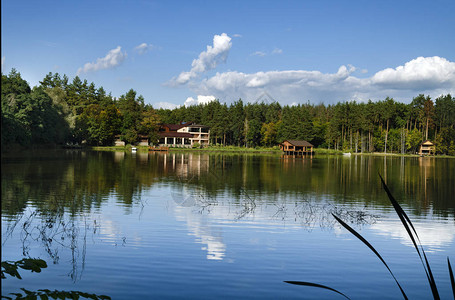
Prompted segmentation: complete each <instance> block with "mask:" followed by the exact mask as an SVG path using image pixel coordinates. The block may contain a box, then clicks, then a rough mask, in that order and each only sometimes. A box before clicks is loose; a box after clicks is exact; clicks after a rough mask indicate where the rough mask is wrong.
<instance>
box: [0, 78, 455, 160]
mask: <svg viewBox="0 0 455 300" xmlns="http://www.w3.org/2000/svg"><path fill="white" fill-rule="evenodd" d="M1 97H2V98H1V99H2V149H4V148H7V146H8V145H9V144H19V145H22V146H31V145H34V144H48V143H51V144H64V143H66V142H72V143H86V144H88V145H110V144H112V142H113V141H114V137H115V135H118V134H120V135H121V136H122V137H123V138H124V140H125V142H127V143H131V144H134V143H136V142H137V141H138V138H139V136H147V137H148V138H149V140H150V142H151V143H152V144H153V143H155V142H156V141H157V140H158V128H159V124H162V123H168V124H172V123H173V124H177V123H180V122H183V121H185V122H194V123H196V124H203V125H207V126H209V127H210V131H211V132H210V133H211V134H210V139H211V140H210V142H211V143H212V144H223V145H224V146H227V145H237V146H247V147H262V146H276V145H277V144H278V143H280V142H281V141H283V140H285V139H294V140H307V141H309V142H311V143H312V144H313V145H314V146H315V147H326V148H329V149H335V150H343V151H352V152H372V151H385V152H396V153H397V152H398V153H401V152H403V151H404V150H406V151H408V152H411V153H414V152H415V151H416V150H417V146H418V144H419V143H420V142H421V141H422V140H425V139H430V140H432V141H435V142H436V144H437V147H438V148H437V151H438V153H443V154H448V153H449V152H450V153H453V151H452V150H450V149H451V144H452V141H453V142H454V143H455V140H454V139H453V138H452V137H453V134H452V130H453V129H455V98H454V97H452V96H451V95H450V94H448V95H441V96H440V97H438V98H436V100H435V101H433V100H432V99H431V98H430V97H429V96H425V95H418V96H417V97H415V98H414V99H412V101H411V103H410V104H404V103H399V102H396V101H395V100H394V99H393V98H389V97H387V98H386V99H384V100H382V101H377V102H373V101H371V100H369V101H368V102H366V103H356V102H355V101H346V102H338V103H337V104H335V105H328V106H326V105H324V104H319V105H311V104H310V103H308V104H303V105H302V104H299V105H295V106H288V105H286V106H281V105H280V104H279V103H277V102H273V103H270V104H265V103H247V104H245V103H243V101H242V100H241V99H239V100H238V101H235V102H233V103H232V104H231V105H229V106H228V105H226V104H222V103H220V102H219V101H218V100H215V101H211V102H209V103H206V104H199V105H194V106H180V107H178V108H175V109H172V110H170V109H158V110H154V109H153V107H151V106H150V105H146V104H145V99H144V98H143V97H142V96H137V92H136V91H134V90H133V89H130V90H129V91H128V92H127V93H125V94H124V95H121V96H120V97H119V98H118V99H114V98H113V97H112V96H111V95H110V94H106V91H105V90H104V89H103V88H102V87H99V88H97V87H96V86H95V84H94V83H93V82H92V83H89V82H87V80H83V79H81V78H79V77H78V76H76V77H74V78H73V80H72V81H69V79H68V77H67V76H66V75H63V77H62V76H60V75H59V74H58V73H56V74H52V73H49V74H47V75H46V76H45V77H44V79H43V80H42V81H40V86H38V87H35V88H33V89H31V88H30V86H29V85H28V83H27V82H26V81H25V80H23V79H22V78H21V76H20V73H18V72H17V71H16V70H15V69H13V70H11V72H10V74H9V75H2V93H1Z"/></svg>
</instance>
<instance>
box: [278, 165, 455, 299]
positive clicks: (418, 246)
mask: <svg viewBox="0 0 455 300" xmlns="http://www.w3.org/2000/svg"><path fill="white" fill-rule="evenodd" d="M379 177H380V179H381V183H382V187H383V188H384V190H385V192H386V193H387V196H388V198H389V200H390V203H391V204H392V206H393V208H394V209H395V212H396V213H397V215H398V217H399V218H400V221H401V224H402V225H403V226H404V228H405V229H406V232H407V233H408V235H409V238H410V239H411V241H412V243H413V245H414V248H415V250H416V252H417V254H418V256H419V258H420V261H421V263H422V266H423V269H424V271H425V274H426V276H427V280H428V284H429V286H430V289H431V292H432V295H433V299H435V300H439V299H440V296H439V292H438V288H437V286H436V281H435V279H434V276H433V272H432V271H431V267H430V263H429V262H428V258H427V256H426V254H425V251H424V249H423V246H422V243H421V242H420V238H419V236H418V234H417V231H416V230H415V228H414V225H413V224H412V222H411V220H410V219H409V217H408V215H407V214H406V212H405V211H404V210H403V208H402V207H401V206H400V204H399V203H398V201H397V200H396V199H395V198H394V197H393V195H392V193H391V192H390V190H389V188H388V186H387V184H386V183H385V182H384V179H383V178H382V176H381V175H380V174H379ZM332 215H333V217H334V218H335V220H336V221H337V222H338V223H340V224H341V226H343V227H344V228H346V229H347V230H348V231H349V232H350V233H352V234H353V235H354V236H355V237H356V238H358V239H359V240H360V241H361V242H362V243H364V244H365V245H366V246H367V247H368V248H369V249H370V250H371V251H372V252H373V253H374V254H375V255H376V256H377V257H378V258H379V260H381V262H382V263H383V264H384V266H385V267H386V268H387V270H388V271H389V273H390V275H391V276H392V277H393V279H394V280H395V282H396V284H397V285H398V287H399V289H400V291H401V294H402V296H403V298H404V299H408V297H407V295H406V293H405V292H404V290H403V288H402V287H401V285H400V283H399V282H398V280H397V278H396V277H395V275H394V274H393V272H392V270H391V269H390V268H389V266H388V265H387V263H386V262H385V260H384V259H383V258H382V256H381V255H380V254H379V252H378V251H377V250H376V249H375V248H374V247H373V246H372V245H371V244H370V243H369V242H368V241H367V240H366V239H365V238H364V237H363V236H362V235H360V234H359V233H358V232H357V231H355V230H354V229H353V228H352V227H350V226H349V225H348V224H346V223H345V222H344V221H343V220H341V219H340V218H339V217H338V216H336V215H335V214H332ZM447 264H448V269H449V276H450V283H451V285H452V291H453V297H454V299H455V280H454V276H453V271H452V266H451V264H450V260H449V258H448V257H447ZM285 282H286V283H289V284H295V285H303V286H312V287H317V288H323V289H327V290H331V291H333V292H336V293H338V294H341V295H343V296H344V297H346V298H348V299H349V297H347V296H346V295H344V294H343V293H341V292H340V291H338V290H335V289H333V288H331V287H328V286H324V285H320V284H316V283H311V282H303V281H285Z"/></svg>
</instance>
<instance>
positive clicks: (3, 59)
mask: <svg viewBox="0 0 455 300" xmlns="http://www.w3.org/2000/svg"><path fill="white" fill-rule="evenodd" d="M4 64H5V57H4V56H2V72H3V65H4Z"/></svg>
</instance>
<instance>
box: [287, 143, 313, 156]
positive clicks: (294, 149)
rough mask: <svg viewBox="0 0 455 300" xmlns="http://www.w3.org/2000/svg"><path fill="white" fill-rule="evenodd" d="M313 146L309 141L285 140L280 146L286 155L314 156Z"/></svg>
mask: <svg viewBox="0 0 455 300" xmlns="http://www.w3.org/2000/svg"><path fill="white" fill-rule="evenodd" d="M313 147H314V146H313V145H312V144H311V143H309V142H307V141H304V140H301V141H297V140H285V141H284V142H282V143H281V144H280V149H281V151H283V152H284V154H286V155H305V154H313Z"/></svg>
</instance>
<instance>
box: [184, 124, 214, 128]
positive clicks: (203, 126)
mask: <svg viewBox="0 0 455 300" xmlns="http://www.w3.org/2000/svg"><path fill="white" fill-rule="evenodd" d="M185 127H201V128H209V126H206V125H200V124H191V125H186V126H185Z"/></svg>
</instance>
